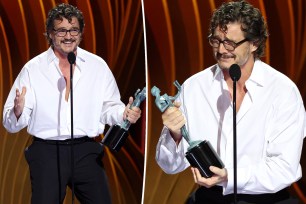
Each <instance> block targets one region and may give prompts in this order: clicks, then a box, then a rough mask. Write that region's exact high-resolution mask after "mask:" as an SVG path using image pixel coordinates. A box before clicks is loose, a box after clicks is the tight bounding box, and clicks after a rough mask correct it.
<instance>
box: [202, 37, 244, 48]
mask: <svg viewBox="0 0 306 204" xmlns="http://www.w3.org/2000/svg"><path fill="white" fill-rule="evenodd" d="M208 40H209V44H210V45H211V46H212V47H213V48H219V46H220V43H222V44H223V46H224V48H225V49H226V50H228V51H234V50H235V49H236V48H237V47H238V46H239V45H241V44H242V43H244V42H246V41H248V39H247V38H245V39H244V40H241V41H239V42H237V43H235V42H233V41H230V40H219V39H218V38H215V37H208Z"/></svg>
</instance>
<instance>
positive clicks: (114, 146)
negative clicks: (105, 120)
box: [102, 125, 129, 152]
mask: <svg viewBox="0 0 306 204" xmlns="http://www.w3.org/2000/svg"><path fill="white" fill-rule="evenodd" d="M128 136H129V134H128V131H127V130H125V129H123V128H122V127H121V126H119V125H113V126H111V127H110V128H109V130H108V131H107V133H106V134H105V136H104V138H103V140H102V143H103V144H104V145H106V146H107V147H108V148H109V149H111V150H112V151H115V152H118V151H119V150H120V149H121V147H122V146H123V144H124V143H125V141H126V139H127V137H128Z"/></svg>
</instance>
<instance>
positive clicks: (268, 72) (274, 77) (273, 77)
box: [254, 61, 296, 89]
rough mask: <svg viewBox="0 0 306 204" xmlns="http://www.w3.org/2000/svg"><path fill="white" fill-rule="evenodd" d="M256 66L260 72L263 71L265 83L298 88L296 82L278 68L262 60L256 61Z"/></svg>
mask: <svg viewBox="0 0 306 204" xmlns="http://www.w3.org/2000/svg"><path fill="white" fill-rule="evenodd" d="M254 68H256V69H257V71H258V72H260V73H262V75H263V78H264V83H265V84H267V85H270V86H272V87H273V86H274V87H275V86H276V87H278V88H280V89H281V88H286V87H287V88H296V84H295V83H294V82H293V81H292V80H291V79H290V78H289V77H288V76H287V75H285V74H284V73H282V72H280V71H278V70H276V69H275V68H273V67H271V66H270V65H268V64H266V63H264V62H262V61H256V64H255V66H254Z"/></svg>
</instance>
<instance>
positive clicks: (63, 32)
mask: <svg viewBox="0 0 306 204" xmlns="http://www.w3.org/2000/svg"><path fill="white" fill-rule="evenodd" d="M53 30H54V32H55V33H56V35H57V36H58V37H65V36H66V35H67V33H68V32H69V34H70V35H71V36H77V35H79V33H80V30H79V29H77V28H73V29H70V30H67V29H58V30H55V29H53Z"/></svg>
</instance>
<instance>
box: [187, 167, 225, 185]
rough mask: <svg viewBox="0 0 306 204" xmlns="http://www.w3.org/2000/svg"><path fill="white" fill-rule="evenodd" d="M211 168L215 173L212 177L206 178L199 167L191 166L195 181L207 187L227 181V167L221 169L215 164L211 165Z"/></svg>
mask: <svg viewBox="0 0 306 204" xmlns="http://www.w3.org/2000/svg"><path fill="white" fill-rule="evenodd" d="M209 170H210V171H211V172H213V173H214V175H213V176H212V177H210V178H205V177H202V175H201V173H200V171H199V170H198V169H197V168H194V167H191V171H192V174H193V178H194V182H195V183H197V184H199V185H201V186H205V187H206V188H210V187H212V186H215V185H217V184H220V183H225V182H227V171H226V169H225V168H223V169H220V168H218V167H215V166H210V167H209Z"/></svg>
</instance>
